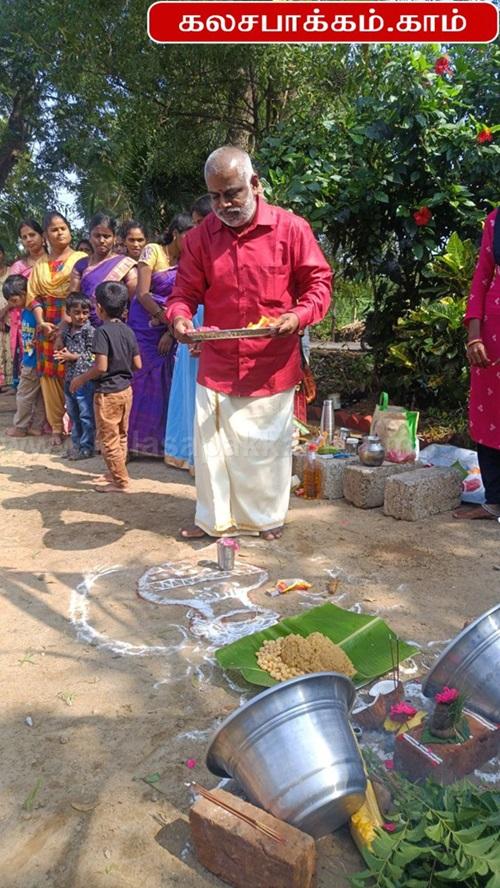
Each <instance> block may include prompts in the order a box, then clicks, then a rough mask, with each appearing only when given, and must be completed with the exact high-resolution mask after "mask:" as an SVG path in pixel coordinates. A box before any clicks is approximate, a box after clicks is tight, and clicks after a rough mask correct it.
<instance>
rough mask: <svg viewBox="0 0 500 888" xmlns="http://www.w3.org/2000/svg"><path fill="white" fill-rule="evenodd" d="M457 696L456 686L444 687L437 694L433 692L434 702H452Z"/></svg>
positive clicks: (458, 694) (458, 693)
mask: <svg viewBox="0 0 500 888" xmlns="http://www.w3.org/2000/svg"><path fill="white" fill-rule="evenodd" d="M459 696H460V691H457V689H456V688H446V687H444V688H443V690H442V691H440V693H439V694H435V696H434V699H435V701H436V703H453V702H454V701H455V700H458V698H459Z"/></svg>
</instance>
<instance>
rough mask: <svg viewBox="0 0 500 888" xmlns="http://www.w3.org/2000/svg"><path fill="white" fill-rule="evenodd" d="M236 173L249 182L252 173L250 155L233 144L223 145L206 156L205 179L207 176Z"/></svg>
mask: <svg viewBox="0 0 500 888" xmlns="http://www.w3.org/2000/svg"><path fill="white" fill-rule="evenodd" d="M234 173H236V174H237V175H238V176H239V177H240V178H243V179H245V180H246V182H250V179H251V178H252V176H253V175H254V170H253V167H252V161H251V160H250V155H249V154H247V152H246V151H242V150H241V148H236V147H234V145H223V146H222V148H216V149H215V151H212V153H211V154H210V155H209V156H208V157H207V160H206V163H205V181H206V180H207V176H210V175H216V176H227V175H228V174H229V175H230V174H234Z"/></svg>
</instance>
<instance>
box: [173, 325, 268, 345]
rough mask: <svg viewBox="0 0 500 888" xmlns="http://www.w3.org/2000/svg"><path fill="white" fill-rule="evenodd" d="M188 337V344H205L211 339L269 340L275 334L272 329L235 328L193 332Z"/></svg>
mask: <svg viewBox="0 0 500 888" xmlns="http://www.w3.org/2000/svg"><path fill="white" fill-rule="evenodd" d="M188 336H189V341H190V342H207V341H209V340H211V339H264V338H265V337H267V338H268V339H270V338H271V337H272V336H276V333H275V332H274V330H273V328H272V327H237V328H236V329H234V330H204V331H203V330H195V331H194V333H188Z"/></svg>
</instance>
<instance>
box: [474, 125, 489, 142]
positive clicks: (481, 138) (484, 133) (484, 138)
mask: <svg viewBox="0 0 500 888" xmlns="http://www.w3.org/2000/svg"><path fill="white" fill-rule="evenodd" d="M492 141H493V133H492V132H491V130H490V128H489V127H487V126H483V128H482V130H481V132H480V133H478V134H477V136H476V142H479V144H480V145H482V144H483V142H492Z"/></svg>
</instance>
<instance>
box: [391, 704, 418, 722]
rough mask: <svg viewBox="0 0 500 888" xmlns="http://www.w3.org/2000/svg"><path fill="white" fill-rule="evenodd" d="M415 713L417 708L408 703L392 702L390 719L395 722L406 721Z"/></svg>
mask: <svg viewBox="0 0 500 888" xmlns="http://www.w3.org/2000/svg"><path fill="white" fill-rule="evenodd" d="M416 714H417V710H416V709H415V707H414V706H412V705H411V704H410V703H394V705H393V706H391V710H390V719H391V721H395V722H401V723H403V722H406V721H409V719H410V718H413V716H414V715H416Z"/></svg>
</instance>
